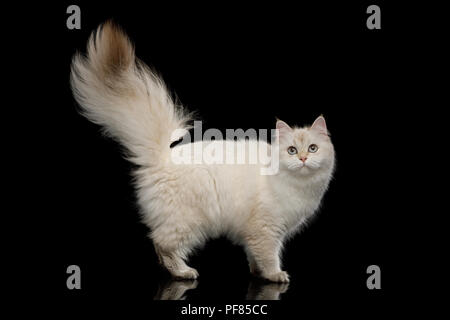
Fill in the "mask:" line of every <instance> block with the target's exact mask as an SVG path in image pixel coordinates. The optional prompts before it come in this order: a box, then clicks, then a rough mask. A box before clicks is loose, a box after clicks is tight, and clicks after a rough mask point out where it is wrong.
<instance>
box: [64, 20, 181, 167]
mask: <svg viewBox="0 0 450 320" xmlns="http://www.w3.org/2000/svg"><path fill="white" fill-rule="evenodd" d="M71 86H72V91H73V93H74V96H75V99H76V100H77V102H78V103H79V105H80V106H81V108H82V113H83V114H84V115H85V116H86V117H87V118H88V119H89V120H91V121H92V122H94V123H97V124H99V125H101V126H102V127H103V128H104V130H105V132H106V133H107V134H108V135H110V136H112V137H113V138H115V139H117V140H118V141H119V142H120V143H121V144H122V145H123V146H125V148H126V149H127V151H128V156H129V159H130V160H131V161H132V162H134V163H135V164H137V165H142V166H151V165H157V164H161V163H162V162H165V161H167V160H168V159H169V157H170V155H169V152H170V144H171V142H173V141H175V140H177V139H179V138H180V137H181V136H182V135H183V132H185V130H186V129H188V127H187V124H186V123H187V121H189V120H190V115H189V114H187V113H185V112H184V111H183V109H182V107H181V106H177V105H176V104H175V103H174V101H173V99H172V98H171V96H170V94H169V93H168V91H167V89H166V87H165V85H164V83H163V82H162V80H161V79H160V78H159V77H158V76H157V75H156V74H155V73H154V72H152V71H151V70H150V69H149V68H148V67H147V66H146V65H145V64H144V63H143V62H141V61H138V60H137V59H136V57H135V54H134V47H133V45H132V44H131V42H130V40H129V39H128V37H127V36H126V34H125V33H124V32H123V31H122V30H121V29H120V28H119V27H118V26H117V25H115V24H114V23H112V22H111V21H108V22H106V23H105V24H103V25H101V26H100V27H99V28H98V29H97V30H96V31H94V32H93V33H92V35H91V37H90V39H89V42H88V46H87V55H86V56H83V55H81V54H79V53H77V54H76V55H75V56H74V58H73V61H72V68H71ZM177 129H180V130H177ZM175 132H177V134H174V133H175Z"/></svg>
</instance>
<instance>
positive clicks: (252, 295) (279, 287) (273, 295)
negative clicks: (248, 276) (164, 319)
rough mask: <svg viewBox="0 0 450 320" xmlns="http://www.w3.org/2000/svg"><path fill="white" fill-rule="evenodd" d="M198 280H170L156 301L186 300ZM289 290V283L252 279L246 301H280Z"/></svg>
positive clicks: (161, 285)
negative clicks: (187, 292) (282, 295)
mask: <svg viewBox="0 0 450 320" xmlns="http://www.w3.org/2000/svg"><path fill="white" fill-rule="evenodd" d="M197 286H198V281H197V280H172V279H168V280H166V281H164V282H162V283H161V284H160V285H159V288H158V292H157V293H156V295H155V298H154V299H155V300H185V299H186V291H188V290H191V289H195V288H197ZM288 288H289V284H288V283H268V282H264V281H262V280H259V279H252V280H251V281H250V283H249V286H248V290H247V296H246V300H280V295H281V294H282V293H285V292H286V291H287V289H288Z"/></svg>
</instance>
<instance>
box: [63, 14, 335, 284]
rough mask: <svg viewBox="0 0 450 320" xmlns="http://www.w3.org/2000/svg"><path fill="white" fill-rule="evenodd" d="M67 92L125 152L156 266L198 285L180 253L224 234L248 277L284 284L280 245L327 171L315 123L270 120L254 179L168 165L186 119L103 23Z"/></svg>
mask: <svg viewBox="0 0 450 320" xmlns="http://www.w3.org/2000/svg"><path fill="white" fill-rule="evenodd" d="M71 85H72V89H73V93H74V95H75V98H76V100H77V101H78V103H79V104H80V106H81V107H82V110H83V113H84V115H85V116H86V117H87V118H88V119H89V120H91V121H92V122H94V123H97V124H99V125H101V126H102V127H103V128H104V130H105V132H106V133H108V134H109V135H110V136H112V137H113V138H115V139H117V140H118V141H119V142H120V143H121V144H122V145H123V146H125V148H126V150H127V152H128V159H129V160H130V161H131V162H133V163H134V164H136V165H138V169H137V170H136V171H135V173H134V174H135V176H136V188H137V193H138V201H139V205H140V208H141V211H142V215H143V220H144V222H145V223H146V224H147V225H148V226H149V228H150V229H151V234H150V237H151V238H152V240H153V243H154V245H155V249H156V252H157V254H158V256H159V259H160V262H161V263H162V264H163V265H164V266H165V267H166V268H167V269H168V270H169V272H170V273H171V274H172V275H173V276H174V277H178V278H186V279H195V278H197V277H198V273H197V271H196V270H195V269H193V268H191V267H189V266H187V265H186V262H185V261H186V260H187V258H188V256H189V254H190V253H191V252H192V250H194V249H195V248H198V247H199V246H200V245H201V244H203V243H204V242H205V240H207V238H211V237H217V236H220V235H226V236H228V237H229V238H230V239H231V240H232V241H233V242H235V243H237V244H240V245H242V246H243V247H244V249H245V252H246V254H247V257H248V261H249V265H250V271H251V272H252V273H255V274H258V275H259V276H261V277H263V278H265V279H268V280H271V281H275V282H288V281H289V276H288V274H287V273H286V272H284V271H282V270H281V268H280V252H281V249H282V246H283V242H284V240H285V239H286V238H287V236H289V235H291V234H293V233H294V232H295V231H297V230H298V229H299V227H300V225H301V224H302V223H303V222H304V221H305V219H306V218H308V217H310V216H311V215H312V214H313V213H314V212H315V211H316V210H317V209H318V207H319V205H320V201H321V199H322V196H323V195H324V193H325V191H326V189H327V187H328V184H329V181H330V179H331V176H332V173H333V168H334V149H333V145H332V143H331V140H330V138H329V136H328V131H327V128H326V124H325V119H324V118H323V117H322V116H320V117H318V118H317V119H316V120H315V122H314V123H313V125H312V126H311V127H305V128H291V127H289V126H288V125H287V124H286V123H285V122H283V121H280V120H279V121H277V123H276V128H277V129H279V131H278V134H279V140H280V144H279V146H280V148H279V152H280V154H279V159H280V168H279V172H278V173H277V174H276V175H261V174H260V170H259V169H260V165H258V164H235V165H232V164H231V165H230V164H224V165H216V164H212V165H208V164H204V163H201V164H175V163H174V162H173V161H172V159H171V152H172V150H173V149H171V148H170V145H171V142H173V141H174V140H176V139H177V137H173V136H172V133H173V132H175V130H176V129H180V128H184V129H187V128H188V126H187V122H188V121H190V115H188V114H187V113H186V112H185V111H184V110H183V109H182V107H181V106H177V105H175V104H174V102H173V100H172V99H171V97H170V95H169V93H168V92H167V90H166V88H165V86H164V84H163V82H162V81H161V80H160V79H159V78H158V77H157V76H156V75H155V74H154V73H153V72H151V70H149V68H148V67H147V66H145V64H144V63H142V62H140V61H138V60H137V59H136V58H135V55H134V48H133V46H132V44H131V43H130V41H129V40H128V38H127V36H126V35H125V34H124V33H123V32H122V31H121V30H120V28H118V27H117V26H115V25H114V24H112V23H111V22H107V23H105V24H104V25H102V26H100V27H99V28H98V30H97V31H96V32H94V34H93V35H92V36H91V38H90V40H89V42H88V48H87V56H86V57H84V56H82V55H80V54H76V55H75V56H74V58H73V62H72V72H71ZM197 143H199V142H197ZM200 143H202V142H200ZM227 143H228V142H227ZM230 143H241V142H230ZM248 143H250V144H251V143H258V144H261V143H262V144H264V143H265V142H261V141H260V142H258V141H249V142H248ZM175 148H180V146H176V147H175Z"/></svg>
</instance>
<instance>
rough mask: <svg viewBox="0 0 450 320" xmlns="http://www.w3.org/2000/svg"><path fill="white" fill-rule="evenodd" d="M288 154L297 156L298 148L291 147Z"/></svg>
mask: <svg viewBox="0 0 450 320" xmlns="http://www.w3.org/2000/svg"><path fill="white" fill-rule="evenodd" d="M287 152H288V153H289V154H290V155H294V154H297V152H298V151H297V148H296V147H293V146H290V147H289V148H288V149H287Z"/></svg>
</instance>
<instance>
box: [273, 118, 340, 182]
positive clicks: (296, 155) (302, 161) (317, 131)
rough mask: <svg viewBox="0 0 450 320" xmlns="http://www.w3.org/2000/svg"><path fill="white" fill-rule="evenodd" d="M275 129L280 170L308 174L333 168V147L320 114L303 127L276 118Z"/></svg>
mask: <svg viewBox="0 0 450 320" xmlns="http://www.w3.org/2000/svg"><path fill="white" fill-rule="evenodd" d="M276 129H278V130H277V134H278V137H279V147H280V149H279V153H280V167H281V169H282V170H289V171H292V172H295V173H296V174H299V175H302V176H303V175H305V176H307V175H314V174H316V173H317V172H323V171H329V170H332V169H333V165H334V148H333V144H332V143H331V139H330V137H329V134H328V130H327V125H326V122H325V118H324V117H323V116H320V117H318V118H317V119H316V120H315V121H314V123H313V124H312V125H311V127H304V128H296V127H294V128H291V127H290V126H289V125H288V124H287V123H286V122H284V121H281V120H278V121H277V123H276Z"/></svg>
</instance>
